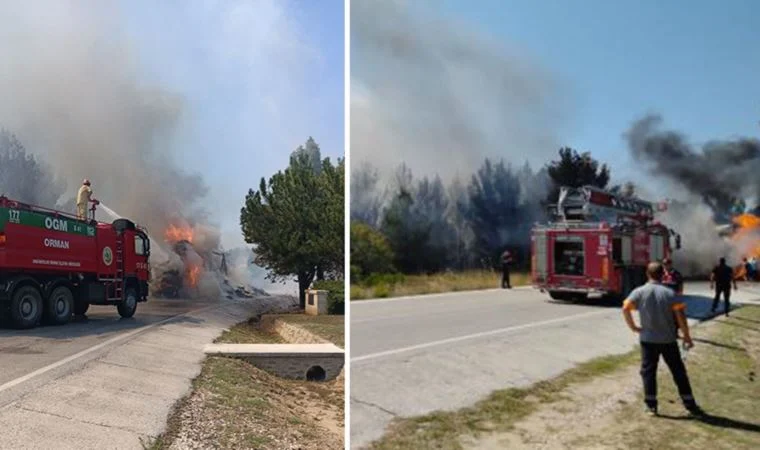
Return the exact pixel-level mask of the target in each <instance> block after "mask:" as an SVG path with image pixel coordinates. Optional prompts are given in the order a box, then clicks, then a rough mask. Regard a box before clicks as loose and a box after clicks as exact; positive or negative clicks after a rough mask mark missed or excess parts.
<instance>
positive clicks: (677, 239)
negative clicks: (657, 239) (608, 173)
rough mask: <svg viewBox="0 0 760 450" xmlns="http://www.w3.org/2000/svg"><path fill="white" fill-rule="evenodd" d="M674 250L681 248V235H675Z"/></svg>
mask: <svg viewBox="0 0 760 450" xmlns="http://www.w3.org/2000/svg"><path fill="white" fill-rule="evenodd" d="M676 250H681V235H680V234H677V235H676Z"/></svg>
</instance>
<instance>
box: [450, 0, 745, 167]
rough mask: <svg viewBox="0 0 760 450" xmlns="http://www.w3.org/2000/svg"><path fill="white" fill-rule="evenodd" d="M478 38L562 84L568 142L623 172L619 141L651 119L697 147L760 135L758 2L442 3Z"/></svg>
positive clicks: (589, 0)
mask: <svg viewBox="0 0 760 450" xmlns="http://www.w3.org/2000/svg"><path fill="white" fill-rule="evenodd" d="M442 2H443V4H444V6H443V7H442V10H443V11H444V13H445V14H446V15H447V16H450V17H452V16H458V19H459V20H463V21H468V22H471V23H472V24H474V25H475V26H477V27H479V28H480V29H481V31H482V32H484V33H488V34H491V35H493V36H494V37H497V38H498V39H500V40H504V41H506V42H508V43H509V44H510V45H512V46H515V47H517V48H519V49H522V51H523V52H525V53H526V54H528V55H530V56H531V57H533V58H534V59H536V60H538V61H539V62H540V63H541V64H542V65H543V66H544V67H546V68H547V69H548V70H549V71H550V72H551V73H553V74H555V75H556V76H558V77H560V78H562V79H563V80H564V81H565V86H569V88H570V90H569V91H568V92H567V95H569V96H571V98H572V106H573V109H572V116H571V120H570V121H569V122H568V124H567V126H566V127H565V128H564V131H565V134H564V135H563V136H564V137H565V139H564V141H565V142H566V143H567V144H568V145H572V146H577V147H578V148H581V149H587V150H590V151H592V152H594V153H597V154H599V156H600V157H604V158H605V159H606V160H608V161H609V162H610V163H611V164H612V165H613V167H614V168H615V169H616V171H617V172H620V171H623V168H624V167H625V166H626V164H627V163H628V161H627V159H621V158H618V157H617V155H618V154H623V153H627V152H624V150H625V148H624V143H623V141H622V139H621V137H620V135H621V133H622V132H624V131H625V130H627V129H628V128H629V127H630V125H631V122H632V121H633V120H635V119H637V118H639V117H641V116H642V115H644V114H646V113H647V112H658V113H660V114H662V115H663V117H664V119H665V124H666V125H667V126H668V127H672V128H675V129H678V130H681V131H683V132H684V133H686V134H687V135H688V136H690V137H691V139H692V140H693V141H694V142H695V143H699V142H702V141H705V140H708V139H715V138H718V139H722V138H730V137H732V136H736V135H744V136H760V125H759V124H760V82H758V80H760V78H758V77H759V76H760V51H758V45H760V27H758V18H760V2H756V1H753V0H726V1H723V2H717V1H709V0H669V1H665V2H661V1H655V0H638V1H626V2H623V1H604V0H583V1H575V2H568V1H563V0H532V1H512V0H481V1H478V2H472V4H471V5H468V3H470V2H465V1H458V0H442Z"/></svg>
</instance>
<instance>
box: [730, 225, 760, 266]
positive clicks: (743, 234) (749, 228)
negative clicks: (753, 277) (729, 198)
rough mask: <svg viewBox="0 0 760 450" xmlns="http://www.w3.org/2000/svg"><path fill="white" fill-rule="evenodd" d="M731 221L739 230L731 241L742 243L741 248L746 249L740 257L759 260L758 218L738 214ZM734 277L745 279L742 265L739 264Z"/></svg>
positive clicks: (759, 234)
mask: <svg viewBox="0 0 760 450" xmlns="http://www.w3.org/2000/svg"><path fill="white" fill-rule="evenodd" d="M732 220H733V222H734V224H735V225H737V226H738V227H739V228H738V229H737V230H736V232H735V233H734V235H733V236H732V237H731V239H732V240H733V241H735V242H740V241H743V243H744V244H743V245H742V247H744V248H746V249H747V250H746V251H745V252H744V255H742V257H743V258H753V257H754V258H760V217H758V216H756V215H754V214H740V215H738V216H736V217H734V218H733V219H732ZM734 276H735V278H737V279H745V278H746V276H747V274H746V268H745V267H744V264H740V265H739V266H738V267H737V268H736V270H735V271H734Z"/></svg>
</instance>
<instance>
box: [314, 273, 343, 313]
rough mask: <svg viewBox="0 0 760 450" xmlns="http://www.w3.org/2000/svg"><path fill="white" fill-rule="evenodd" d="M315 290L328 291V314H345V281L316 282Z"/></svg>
mask: <svg viewBox="0 0 760 450" xmlns="http://www.w3.org/2000/svg"><path fill="white" fill-rule="evenodd" d="M312 288H313V289H316V290H320V291H327V292H328V294H327V312H328V314H337V315H343V314H345V307H346V303H345V301H346V300H345V296H346V286H345V283H344V281H343V280H322V281H315V282H314V284H313V285H312Z"/></svg>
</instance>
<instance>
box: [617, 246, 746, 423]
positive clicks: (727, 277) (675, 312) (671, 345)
mask: <svg viewBox="0 0 760 450" xmlns="http://www.w3.org/2000/svg"><path fill="white" fill-rule="evenodd" d="M647 278H648V282H647V283H646V284H644V285H643V286H639V287H638V288H636V289H634V290H633V291H631V293H630V294H629V295H628V297H627V298H626V300H625V301H624V302H623V317H624V319H625V322H626V324H627V325H628V327H629V328H630V329H631V331H633V332H634V333H638V334H639V343H640V344H641V371H640V373H641V378H642V382H643V384H644V403H645V404H646V408H647V412H648V413H649V414H650V415H653V416H656V415H657V414H658V413H657V365H658V363H659V360H660V355H662V358H663V359H664V360H665V364H667V366H668V368H669V369H670V372H671V373H672V375H673V380H674V381H675V383H676V386H677V387H678V393H679V395H680V397H681V401H682V403H683V405H684V407H685V408H686V410H687V411H688V412H689V414H690V415H692V416H697V417H698V416H702V415H704V411H702V409H701V408H700V407H699V406H698V405H697V402H696V400H695V399H694V395H693V393H692V390H691V384H690V382H689V376H688V374H687V372H686V366H685V365H684V363H683V360H682V359H681V356H680V351H679V348H678V330H681V335H682V336H681V337H682V339H683V343H684V347H685V348H686V349H689V348H691V347H693V346H694V342H693V340H692V338H691V334H690V332H689V323H688V321H687V320H686V314H685V310H686V303H685V302H684V299H683V297H682V295H683V285H684V279H683V276H682V275H681V274H680V273H679V272H678V270H676V269H675V268H674V267H673V262H672V261H671V260H670V259H669V258H666V259H664V260H663V261H662V263H660V262H652V263H649V265H648V266H647ZM732 287H733V289H734V290H736V289H737V285H736V279H735V277H734V271H733V269H732V268H731V267H730V266H729V265H728V264H726V259H725V258H720V261H719V262H718V265H717V266H715V267H714V268H713V270H712V273H711V274H710V289H711V290H714V292H715V296H714V297H713V304H712V312H715V311H716V310H717V308H718V303H719V301H720V297H721V296H723V298H724V299H725V312H724V313H725V315H726V316H728V315H729V312H730V309H731V305H730V298H731V288H732ZM634 310H638V311H639V318H640V322H641V324H640V325H637V324H636V323H635V321H634V319H633V315H632V311H634Z"/></svg>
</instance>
